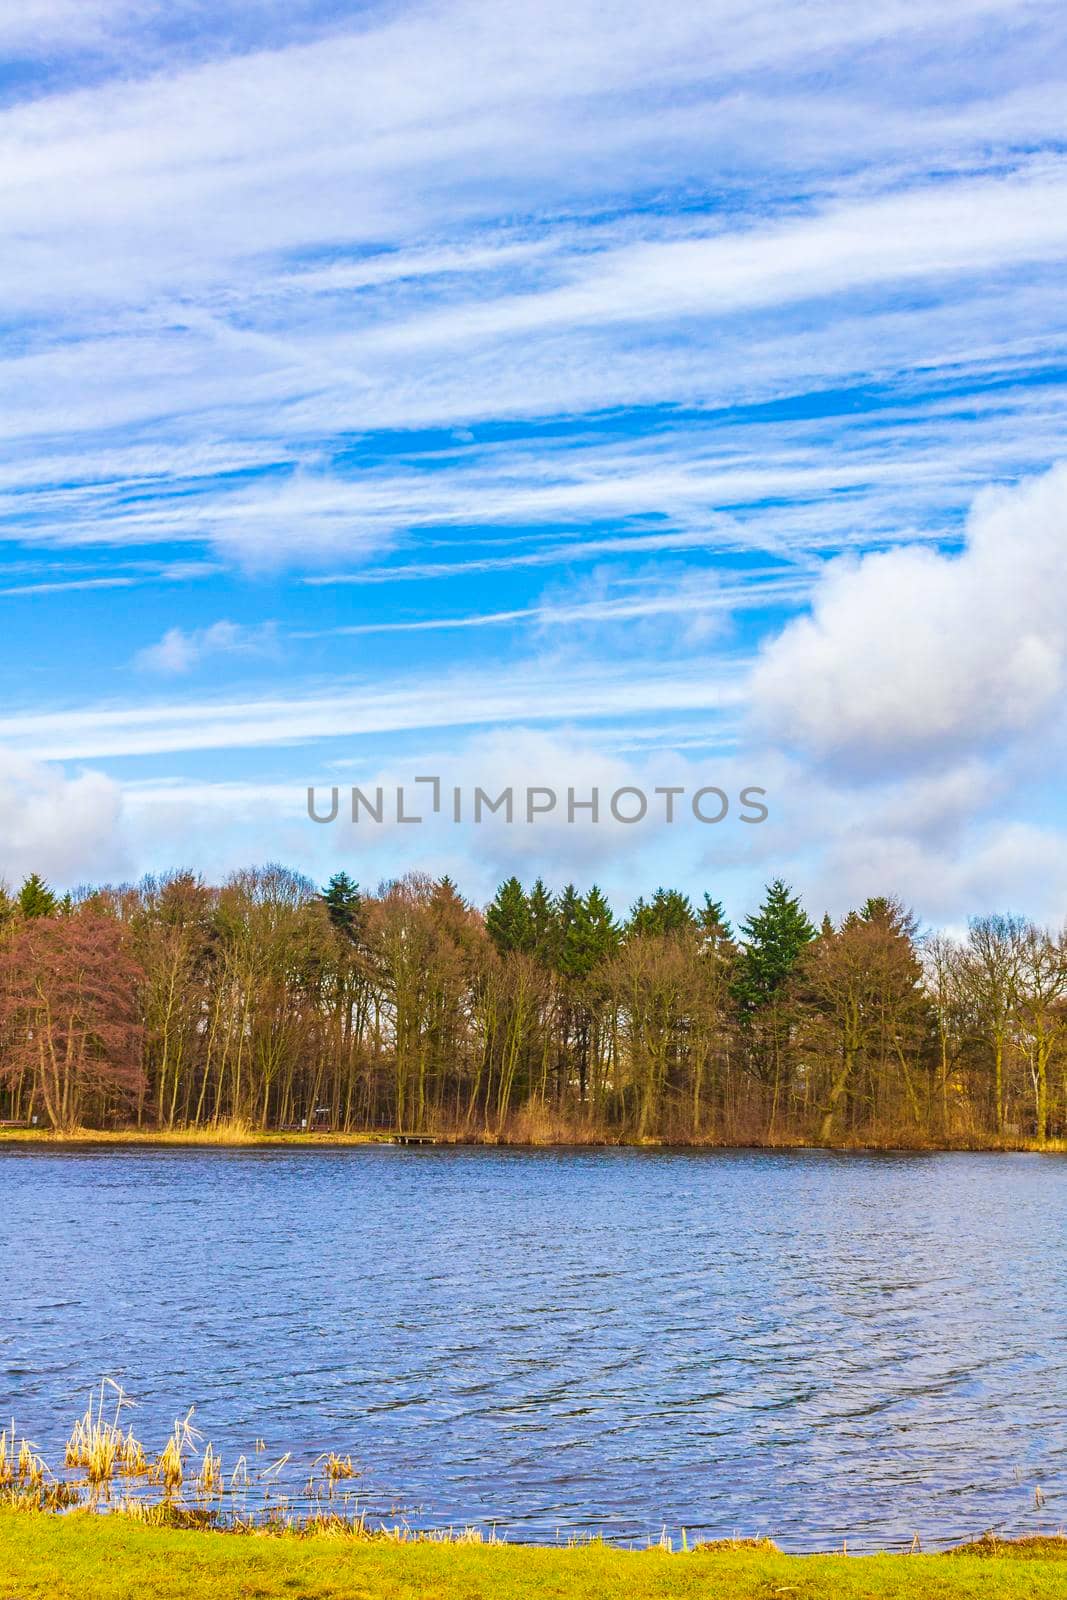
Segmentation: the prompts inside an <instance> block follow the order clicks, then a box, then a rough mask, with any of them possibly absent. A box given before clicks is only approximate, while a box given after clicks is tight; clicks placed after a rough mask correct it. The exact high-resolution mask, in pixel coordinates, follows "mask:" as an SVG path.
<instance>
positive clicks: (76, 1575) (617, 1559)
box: [0, 1510, 1067, 1600]
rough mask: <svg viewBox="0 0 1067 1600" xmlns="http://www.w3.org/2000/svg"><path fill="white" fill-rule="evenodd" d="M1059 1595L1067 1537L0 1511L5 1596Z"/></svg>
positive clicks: (24, 1599)
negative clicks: (603, 1536) (692, 1533)
mask: <svg viewBox="0 0 1067 1600" xmlns="http://www.w3.org/2000/svg"><path fill="white" fill-rule="evenodd" d="M898 1595H899V1596H909V1597H910V1596H914V1597H915V1600H940V1597H944V1600H963V1597H970V1596H974V1597H975V1600H978V1597H979V1596H980V1597H981V1600H999V1597H1001V1596H1003V1597H1004V1600H1016V1597H1018V1600H1024V1597H1025V1600H1031V1597H1032V1600H1045V1597H1048V1600H1064V1596H1065V1595H1067V1542H1065V1541H1062V1540H1059V1541H1044V1542H1043V1543H1040V1544H1038V1543H1034V1544H1032V1545H1029V1546H1015V1547H1013V1546H1006V1547H1004V1546H1002V1547H1000V1553H998V1554H996V1555H991V1554H988V1553H986V1554H978V1553H974V1554H953V1555H908V1556H902V1555H886V1556H846V1555H835V1556H786V1555H781V1554H779V1553H778V1552H777V1551H775V1550H774V1549H773V1548H771V1547H766V1546H764V1547H762V1548H745V1547H744V1546H734V1547H732V1548H726V1549H715V1550H707V1551H700V1550H698V1551H695V1552H692V1553H690V1554H686V1555H671V1554H669V1553H667V1552H665V1551H662V1550H648V1551H626V1550H614V1549H611V1548H609V1547H607V1546H605V1545H586V1546H581V1547H578V1548H574V1549H543V1548H533V1547H530V1546H523V1545H504V1544H498V1545H484V1544H483V1545H478V1544H444V1543H430V1542H425V1541H423V1542H414V1541H411V1542H396V1541H393V1540H382V1539H353V1538H351V1537H345V1536H341V1537H336V1536H331V1535H329V1534H315V1535H310V1536H308V1537H296V1536H292V1535H268V1534H233V1533H205V1532H192V1531H185V1530H178V1529H173V1528H156V1527H147V1526H144V1525H143V1524H141V1523H138V1522H135V1521H131V1520H128V1519H126V1518H124V1517H119V1516H113V1517H100V1516H95V1515H93V1514H92V1513H86V1512H75V1513H72V1514H71V1515H69V1516H48V1515H44V1514H40V1513H34V1512H26V1511H11V1510H8V1511H0V1600H31V1597H37V1596H40V1597H41V1600H44V1597H47V1600H120V1597H122V1600H126V1597H130V1600H133V1597H137V1600H155V1597H164V1596H165V1597H167V1600H175V1597H182V1600H185V1597H189V1600H199V1597H200V1596H203V1597H204V1600H238V1597H240V1600H266V1597H275V1596H277V1597H284V1600H312V1597H314V1600H320V1597H321V1600H340V1597H341V1596H344V1597H346V1600H356V1597H360V1600H362V1597H368V1600H370V1597H378V1596H381V1597H383V1600H407V1597H409V1596H411V1597H416V1596H417V1597H420V1600H421V1597H425V1600H453V1597H455V1600H478V1597H481V1596H484V1597H485V1600H512V1597H514V1600H518V1597H521V1600H540V1597H545V1600H548V1597H549V1596H552V1597H555V1596H567V1597H568V1600H608V1597H610V1600H643V1597H645V1596H648V1597H649V1600H653V1597H656V1600H659V1597H661V1596H662V1597H664V1600H667V1597H673V1596H685V1597H693V1600H698V1597H699V1600H734V1597H737V1600H749V1597H752V1600H836V1597H838V1596H840V1597H842V1600H852V1597H855V1600H861V1597H864V1600H866V1597H870V1600H880V1597H883V1596H885V1597H888V1596H898Z"/></svg>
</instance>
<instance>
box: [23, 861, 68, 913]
mask: <svg viewBox="0 0 1067 1600" xmlns="http://www.w3.org/2000/svg"><path fill="white" fill-rule="evenodd" d="M58 906H59V902H58V901H57V899H56V897H55V895H54V894H53V893H52V891H51V889H50V888H49V887H48V885H47V883H45V881H44V879H43V878H42V877H41V876H40V874H39V873H36V872H31V873H30V875H29V877H28V878H27V879H26V881H25V882H24V883H23V885H22V888H21V889H20V890H19V897H18V909H19V915H20V916H22V917H24V918H26V920H27V921H29V920H30V919H31V918H33V917H54V916H55V914H56V911H57V909H58Z"/></svg>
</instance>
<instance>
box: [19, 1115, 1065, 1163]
mask: <svg viewBox="0 0 1067 1600" xmlns="http://www.w3.org/2000/svg"><path fill="white" fill-rule="evenodd" d="M392 1139H393V1135H392V1134H390V1133H388V1132H381V1131H353V1132H350V1133H341V1132H337V1133H296V1132H291V1131H284V1132H275V1131H272V1130H270V1129H263V1128H254V1127H252V1126H251V1125H250V1124H248V1123H245V1122H221V1123H210V1124H206V1125H204V1126H202V1127H188V1128H65V1129H62V1130H59V1131H56V1130H53V1129H50V1128H25V1127H7V1128H4V1127H0V1148H2V1147H3V1146H4V1145H22V1146H30V1147H38V1148H48V1147H50V1146H77V1145H116V1146H117V1145H131V1146H137V1145H143V1146H150V1147H151V1146H156V1147H158V1146H169V1145H177V1146H193V1147H201V1148H205V1147H218V1148H223V1149H231V1148H232V1149H243V1148H246V1147H248V1148H260V1147H261V1148H271V1147H290V1148H301V1149H315V1148H320V1149H330V1148H337V1147H346V1146H356V1145H370V1144H383V1143H390V1142H391V1141H392ZM433 1140H434V1142H435V1143H436V1144H440V1145H495V1146H501V1147H504V1148H514V1149H530V1148H537V1149H548V1148H555V1147H558V1148H567V1147H570V1148H574V1149H590V1148H603V1147H608V1146H611V1147H622V1148H628V1149H634V1148H639V1149H657V1148H663V1149H685V1150H754V1149H758V1150H884V1151H890V1150H910V1151H928V1152H933V1151H939V1150H961V1151H1002V1152H1016V1153H1020V1152H1022V1153H1026V1152H1029V1153H1044V1154H1046V1155H1047V1154H1060V1155H1062V1154H1065V1153H1067V1139H1049V1140H1047V1141H1046V1142H1045V1143H1044V1144H1039V1143H1038V1142H1037V1141H1036V1140H1034V1139H994V1138H989V1139H950V1140H946V1141H944V1142H943V1143H937V1142H936V1141H930V1140H927V1139H909V1138H906V1137H903V1138H897V1139H894V1140H892V1141H885V1142H880V1143H874V1142H872V1141H870V1140H859V1139H851V1138H839V1139H829V1140H820V1141H812V1140H806V1139H801V1138H797V1137H789V1136H787V1137H781V1138H774V1139H752V1138H745V1139H740V1138H739V1139H724V1138H721V1137H714V1138H712V1137H709V1138H705V1139H674V1140H672V1139H659V1138H655V1139H650V1138H646V1139H632V1138H626V1137H624V1136H621V1135H619V1136H616V1135H609V1134H603V1133H597V1132H595V1131H592V1130H589V1129H581V1128H572V1129H566V1128H553V1129H552V1131H551V1133H550V1134H546V1135H544V1136H533V1135H531V1134H530V1133H529V1132H526V1131H523V1130H521V1129H520V1130H516V1131H513V1132H512V1131H509V1130H507V1129H505V1130H504V1131H503V1132H500V1133H495V1132H486V1131H482V1130H477V1129H475V1130H468V1131H464V1132H461V1133H457V1132H454V1131H446V1132H437V1133H434V1134H433Z"/></svg>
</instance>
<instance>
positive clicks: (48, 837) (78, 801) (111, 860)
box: [0, 749, 126, 885]
mask: <svg viewBox="0 0 1067 1600" xmlns="http://www.w3.org/2000/svg"><path fill="white" fill-rule="evenodd" d="M121 820H122V795H121V790H120V788H119V785H118V784H117V783H115V782H114V781H113V780H112V779H111V778H108V777H105V776H104V774H103V773H100V772H81V773H79V774H77V775H76V776H74V777H68V776H67V775H66V774H65V773H64V772H63V770H62V769H61V768H59V767H53V766H45V765H43V764H42V763H41V762H38V761H32V760H30V759H29V758H28V757H26V756H21V755H17V754H12V753H11V752H9V751H6V750H3V749H0V878H3V879H6V880H7V881H8V882H9V883H18V882H19V881H20V880H21V879H22V878H24V877H25V876H26V875H27V874H28V873H30V872H40V873H41V874H42V875H43V876H45V877H47V878H50V879H52V880H53V881H54V882H56V883H59V884H63V885H69V884H72V883H75V882H78V881H80V880H82V879H89V878H94V879H99V878H100V877H103V876H106V875H107V874H109V873H120V874H121V873H122V872H123V871H124V870H125V867H126V857H125V851H124V848H123V846H122V845H121V843H120V822H121Z"/></svg>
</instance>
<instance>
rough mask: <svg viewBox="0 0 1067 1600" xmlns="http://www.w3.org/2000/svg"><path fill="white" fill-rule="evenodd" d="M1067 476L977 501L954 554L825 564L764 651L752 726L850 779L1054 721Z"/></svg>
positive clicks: (1063, 663)
mask: <svg viewBox="0 0 1067 1600" xmlns="http://www.w3.org/2000/svg"><path fill="white" fill-rule="evenodd" d="M1065 550H1067V464H1063V463H1061V464H1060V465H1058V466H1056V467H1054V468H1053V469H1052V470H1051V471H1049V472H1048V473H1046V474H1044V475H1043V476H1041V477H1038V478H1034V479H1031V480H1029V481H1027V482H1024V483H1022V484H1021V485H1019V486H1018V487H1016V488H1013V489H998V490H989V491H986V492H984V493H982V494H980V495H979V496H978V498H977V499H976V500H975V502H974V505H973V508H972V510H971V514H970V516H969V518H968V520H967V525H966V532H965V539H964V544H963V548H962V549H961V550H960V551H959V552H958V553H949V554H944V553H941V552H939V551H937V550H933V549H930V548H929V547H925V546H919V545H905V546H901V547H898V548H896V549H893V550H889V551H885V552H874V553H871V554H868V555H864V556H861V557H860V558H858V559H852V558H842V559H839V560H835V561H832V562H831V563H830V564H829V565H828V567H827V569H826V572H825V575H824V576H823V578H822V580H821V582H820V583H819V584H818V585H817V587H816V589H815V592H814V595H813V599H812V604H811V611H810V614H809V615H805V616H803V617H800V618H798V619H796V620H795V621H793V622H791V623H789V624H788V625H787V626H786V628H785V629H784V630H783V631H782V632H781V633H780V634H779V635H778V636H777V637H776V638H775V639H774V640H773V641H772V642H771V643H770V644H769V645H768V646H767V647H766V648H765V649H764V651H763V652H762V656H761V659H760V660H759V662H758V664H757V666H756V668H755V671H754V673H753V677H752V708H753V715H754V718H755V721H756V724H757V726H758V727H759V728H760V729H761V730H762V731H763V732H765V733H766V734H769V735H770V736H771V738H773V739H775V740H777V741H780V742H782V743H784V744H785V745H787V746H789V747H791V748H793V749H796V750H799V751H802V752H805V753H806V754H807V755H809V756H813V757H815V758H816V759H817V760H818V761H825V762H828V763H829V764H830V765H832V766H834V767H836V768H838V769H839V770H841V771H844V772H848V773H852V774H854V775H857V776H863V775H869V776H878V775H884V774H885V771H886V768H887V766H888V767H889V768H890V769H891V768H892V766H893V765H894V764H897V763H900V764H903V765H905V766H906V767H909V768H919V767H923V766H943V765H944V764H945V763H946V762H949V761H951V760H953V759H954V758H957V757H962V756H965V755H967V754H974V753H978V752H981V751H982V750H986V749H988V748H990V747H991V746H992V745H994V744H996V745H999V746H1001V747H1003V746H1004V745H1005V744H1006V743H1007V744H1010V743H1011V742H1012V741H1014V740H1016V739H1017V738H1018V737H1020V736H1024V735H1032V734H1033V733H1034V732H1035V731H1037V730H1040V729H1042V728H1043V727H1044V726H1045V725H1046V724H1047V723H1049V722H1050V721H1055V722H1057V723H1058V721H1059V719H1060V716H1061V711H1062V700H1063V691H1064V686H1065V681H1067V563H1065V562H1064V552H1065Z"/></svg>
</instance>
